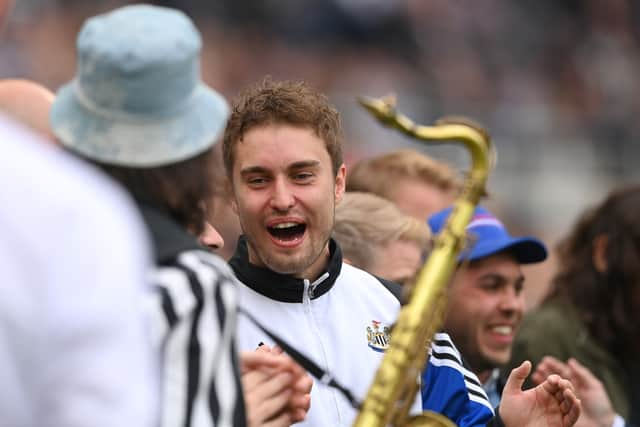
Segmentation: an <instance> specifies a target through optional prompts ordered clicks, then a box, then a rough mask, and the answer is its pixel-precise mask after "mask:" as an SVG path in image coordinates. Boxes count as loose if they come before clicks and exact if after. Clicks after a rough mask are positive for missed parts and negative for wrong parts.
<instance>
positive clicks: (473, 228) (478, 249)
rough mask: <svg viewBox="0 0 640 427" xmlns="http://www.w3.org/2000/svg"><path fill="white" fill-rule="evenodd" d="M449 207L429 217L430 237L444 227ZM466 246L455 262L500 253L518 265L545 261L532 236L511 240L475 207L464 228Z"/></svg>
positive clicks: (499, 225)
mask: <svg viewBox="0 0 640 427" xmlns="http://www.w3.org/2000/svg"><path fill="white" fill-rule="evenodd" d="M452 209H453V208H447V209H445V210H443V211H440V212H438V213H436V214H433V215H432V216H431V217H430V218H429V226H430V227H431V230H432V231H433V233H434V234H436V233H439V232H440V231H441V230H442V228H443V227H444V225H445V223H446V221H447V218H448V217H449V215H450V214H451V210H452ZM466 232H467V235H468V236H469V247H468V248H465V249H463V250H462V252H461V254H460V256H459V257H458V261H474V260H477V259H481V258H485V257H488V256H490V255H493V254H496V253H498V252H502V251H510V252H511V253H513V254H514V255H515V257H516V259H517V260H518V262H519V263H520V264H533V263H536V262H541V261H544V260H545V259H546V258H547V248H546V247H545V245H544V243H542V242H541V241H540V240H538V239H535V238H533V237H512V236H511V235H510V234H509V232H508V231H507V229H506V228H505V226H504V225H503V224H502V222H500V220H498V219H497V218H496V217H495V216H493V215H492V214H491V212H489V211H488V210H487V209H485V208H483V207H481V206H478V207H476V209H475V210H474V212H473V217H472V218H471V221H470V222H469V225H467V228H466Z"/></svg>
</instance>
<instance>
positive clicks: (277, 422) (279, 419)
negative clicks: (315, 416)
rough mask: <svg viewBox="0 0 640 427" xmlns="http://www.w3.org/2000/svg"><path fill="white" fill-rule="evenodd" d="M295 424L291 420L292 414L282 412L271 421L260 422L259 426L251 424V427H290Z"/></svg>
mask: <svg viewBox="0 0 640 427" xmlns="http://www.w3.org/2000/svg"><path fill="white" fill-rule="evenodd" d="M294 422H297V421H293V420H292V418H291V414H289V413H288V412H282V413H280V414H279V415H278V416H276V417H275V418H272V419H270V420H269V421H260V422H259V423H258V424H252V423H251V422H249V427H289V426H290V425H291V424H293V423H294Z"/></svg>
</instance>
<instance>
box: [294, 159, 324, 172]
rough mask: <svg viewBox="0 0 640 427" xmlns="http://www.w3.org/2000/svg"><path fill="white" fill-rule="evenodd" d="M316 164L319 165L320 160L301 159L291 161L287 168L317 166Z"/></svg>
mask: <svg viewBox="0 0 640 427" xmlns="http://www.w3.org/2000/svg"><path fill="white" fill-rule="evenodd" d="M318 166H320V162H319V161H318V160H301V161H299V162H294V163H291V164H290V165H289V167H288V168H287V169H289V170H297V169H306V168H317V167H318Z"/></svg>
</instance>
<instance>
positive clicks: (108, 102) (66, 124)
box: [50, 5, 229, 168]
mask: <svg viewBox="0 0 640 427" xmlns="http://www.w3.org/2000/svg"><path fill="white" fill-rule="evenodd" d="M201 46H202V39H201V37H200V33H199V32H198V30H197V29H196V28H195V26H194V25H193V23H192V22H191V20H190V19H189V18H188V17H187V16H186V15H185V14H183V13H182V12H179V11H177V10H173V9H169V8H164V7H157V6H150V5H134V6H126V7H122V8H119V9H116V10H114V11H112V12H110V13H106V14H104V15H98V16H95V17H93V18H90V19H88V20H87V21H86V22H85V23H84V25H83V27H82V29H81V30H80V33H79V34H78V39H77V52H78V59H77V72H76V76H75V78H74V79H73V80H72V81H71V82H70V83H68V84H67V85H65V86H63V87H62V88H61V89H60V90H59V91H58V94H57V96H56V100H55V102H54V104H53V106H52V109H51V115H50V119H51V126H52V129H53V132H54V134H55V135H56V137H57V138H58V139H59V140H60V142H61V143H62V144H63V145H64V146H65V147H67V148H69V149H70V150H72V151H74V152H77V153H79V154H80V155H82V156H84V157H87V158H89V159H92V160H94V161H98V162H101V163H107V164H112V165H119V166H126V167H139V168H140V167H142V168H144V167H156V166H163V165H168V164H172V163H176V162H179V161H182V160H185V159H188V158H190V157H193V156H196V155H197V154H199V153H201V152H203V151H205V150H206V149H208V148H209V147H211V146H212V145H213V144H214V143H215V142H216V141H217V140H218V139H219V137H220V135H221V133H222V131H223V130H224V127H225V124H226V121H227V118H228V117H229V105H228V103H227V102H226V101H225V99H224V98H223V97H222V96H221V95H220V94H219V93H217V92H216V91H214V90H212V89H211V88H209V87H207V86H206V85H205V84H204V83H203V82H202V80H201V77H200V58H199V55H200V49H201Z"/></svg>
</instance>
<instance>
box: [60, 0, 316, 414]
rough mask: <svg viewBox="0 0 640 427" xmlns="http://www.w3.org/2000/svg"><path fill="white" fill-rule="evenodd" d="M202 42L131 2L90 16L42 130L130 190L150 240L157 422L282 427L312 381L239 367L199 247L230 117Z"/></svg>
mask: <svg viewBox="0 0 640 427" xmlns="http://www.w3.org/2000/svg"><path fill="white" fill-rule="evenodd" d="M201 44H202V40H201V37H200V33H199V32H198V30H197V29H196V27H195V26H194V24H193V22H192V21H191V20H190V19H189V18H188V17H187V16H186V15H185V14H183V13H182V12H180V11H177V10H174V9H170V8H165V7H157V6H151V5H132V6H125V7H122V8H118V9H115V10H113V11H111V12H108V13H105V14H102V15H97V16H94V17H92V18H89V19H88V20H87V21H86V22H85V23H84V24H83V26H82V28H81V30H80V32H79V34H78V36H77V51H78V52H77V53H78V54H77V72H76V76H75V78H74V79H73V80H72V81H71V82H70V83H68V84H67V85H65V86H63V87H62V88H61V89H60V90H59V92H58V94H57V96H56V99H55V102H54V104H53V106H52V108H51V113H50V121H51V128H52V130H53V133H54V134H55V136H56V138H57V139H58V140H59V141H60V143H61V145H62V146H63V147H65V148H66V149H67V150H68V151H70V152H72V153H74V154H75V155H77V156H78V157H80V158H83V159H85V160H87V161H89V162H90V163H92V164H94V165H96V166H98V167H99V168H100V169H102V170H103V171H104V172H106V173H107V174H108V175H109V176H111V177H112V178H114V179H115V180H116V181H118V182H119V183H120V184H122V185H123V186H124V188H125V189H127V190H128V191H129V193H131V195H132V196H133V198H134V200H135V201H136V202H137V204H138V207H139V209H140V212H141V213H142V216H143V218H144V220H145V222H146V225H147V228H148V230H149V232H150V235H151V238H152V242H153V246H154V249H155V251H154V252H155V261H156V268H155V271H154V272H153V274H152V276H151V277H152V282H153V284H154V285H155V289H156V291H157V292H156V293H155V294H154V295H152V296H151V297H150V300H151V302H150V304H149V306H150V307H151V310H150V313H149V315H150V317H151V319H152V321H153V322H154V323H153V327H154V328H153V331H152V332H153V336H152V340H153V343H154V345H155V346H156V348H157V349H158V352H159V353H158V355H159V356H160V359H161V361H162V362H161V363H162V372H161V378H162V393H161V396H162V425H163V426H174V425H193V426H215V425H234V426H243V425H246V424H247V422H248V423H249V425H252V426H259V425H262V423H263V422H266V421H267V420H268V421H269V422H271V423H272V424H270V425H274V426H287V425H289V424H290V423H291V422H294V421H297V420H298V418H304V415H305V413H306V409H305V404H306V403H307V402H308V399H305V396H304V395H305V394H306V393H307V391H306V390H304V387H302V388H303V390H298V389H299V388H300V387H299V386H300V383H302V384H303V385H305V384H308V387H310V382H311V380H310V378H309V377H308V376H307V375H306V373H304V371H303V370H302V369H301V368H299V367H298V366H297V365H295V363H294V362H293V361H292V360H291V359H290V358H288V356H284V355H276V354H271V353H269V352H252V353H250V354H249V353H247V354H242V355H240V360H239V358H238V354H237V353H236V350H235V343H234V340H233V338H232V337H233V335H234V329H235V324H236V315H237V312H236V308H237V294H236V282H235V277H234V275H233V273H232V271H231V270H230V268H229V266H228V265H227V264H226V262H224V260H222V259H221V258H219V257H218V256H216V255H214V254H212V253H210V252H208V251H207V250H205V248H204V246H201V245H200V244H199V242H198V236H200V235H202V234H203V232H211V229H209V228H208V224H207V223H206V216H205V215H206V213H205V210H206V206H205V205H206V203H207V202H208V201H209V200H210V198H211V195H212V193H213V189H212V186H213V184H212V183H213V179H212V176H211V173H212V169H214V165H215V163H214V161H215V158H214V156H215V151H214V145H215V143H216V142H217V141H218V139H219V138H220V136H221V134H222V131H223V129H224V127H225V124H226V121H227V118H228V115H229V106H228V104H227V102H226V100H225V99H224V98H223V97H222V96H221V95H220V94H219V93H218V92H216V91H215V90H213V89H211V88H209V87H208V86H206V85H205V84H204V83H203V82H202V80H201V77H200V59H199V54H200V50H201ZM205 234H206V233H205ZM216 239H217V238H216ZM216 239H214V240H216ZM204 240H206V239H204ZM205 243H206V242H205ZM219 244H221V242H219V241H218V240H216V242H214V244H213V245H214V246H219ZM101 255H102V254H101ZM240 364H242V372H243V378H242V381H241V378H240V372H241V371H240ZM264 372H268V373H269V375H265V374H264ZM245 376H247V377H249V378H250V379H253V382H248V381H245ZM256 378H257V379H256ZM242 385H245V386H247V385H249V386H251V389H250V390H243V388H242ZM296 387H298V388H296ZM266 391H270V392H269V393H267V392H266ZM243 392H245V393H246V399H243ZM300 394H302V396H300ZM294 398H299V399H298V400H297V401H296V402H298V403H295V402H293V399H294ZM245 403H246V410H247V413H246V414H245V405H244V404H245Z"/></svg>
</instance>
